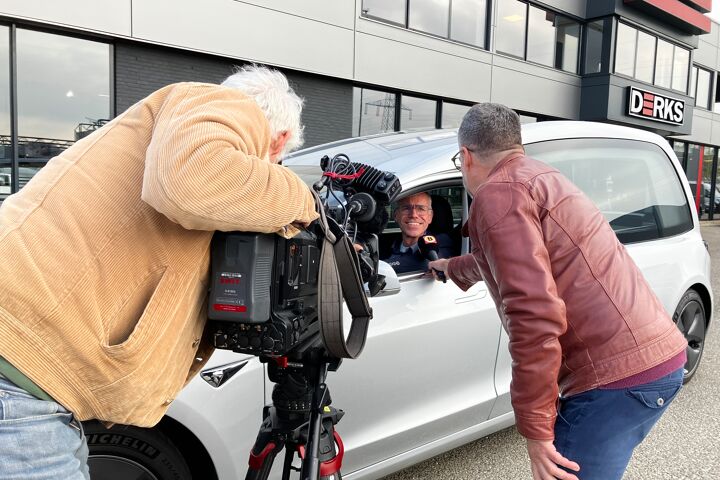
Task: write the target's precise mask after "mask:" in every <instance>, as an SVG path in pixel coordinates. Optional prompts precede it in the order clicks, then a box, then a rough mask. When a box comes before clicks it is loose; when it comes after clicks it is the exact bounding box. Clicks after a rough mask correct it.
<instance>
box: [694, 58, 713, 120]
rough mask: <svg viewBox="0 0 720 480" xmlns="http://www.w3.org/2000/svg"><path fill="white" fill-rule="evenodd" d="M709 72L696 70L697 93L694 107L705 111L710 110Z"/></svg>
mask: <svg viewBox="0 0 720 480" xmlns="http://www.w3.org/2000/svg"><path fill="white" fill-rule="evenodd" d="M711 83H712V82H711V77H710V72H709V71H708V70H705V69H704V68H698V69H697V91H696V92H695V106H696V107H701V108H704V109H706V110H708V109H709V108H710V84H711Z"/></svg>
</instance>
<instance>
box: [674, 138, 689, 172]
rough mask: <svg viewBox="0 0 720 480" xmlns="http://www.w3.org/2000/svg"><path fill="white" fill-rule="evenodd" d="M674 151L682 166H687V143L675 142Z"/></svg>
mask: <svg viewBox="0 0 720 480" xmlns="http://www.w3.org/2000/svg"><path fill="white" fill-rule="evenodd" d="M673 150H674V151H675V155H676V156H677V159H678V160H679V161H680V165H685V151H686V150H687V143H684V142H678V141H677V140H674V141H673ZM683 168H684V167H683Z"/></svg>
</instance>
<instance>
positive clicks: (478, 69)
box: [355, 33, 490, 102]
mask: <svg viewBox="0 0 720 480" xmlns="http://www.w3.org/2000/svg"><path fill="white" fill-rule="evenodd" d="M355 51H356V60H355V80H357V81H360V82H367V83H372V84H378V85H384V86H388V87H395V88H400V89H403V90H410V91H414V92H421V93H426V94H430V95H440V96H443V97H450V98H458V99H464V100H471V101H475V102H479V101H486V100H488V99H489V98H490V65H489V64H488V63H485V62H481V61H472V60H469V59H467V58H463V57H459V56H456V55H451V54H448V53H444V52H441V51H437V50H432V49H429V48H424V47H420V46H418V45H412V44H408V43H403V42H400V41H397V40H391V39H388V38H382V37H376V36H374V35H368V34H365V33H358V35H357V39H356V50H355Z"/></svg>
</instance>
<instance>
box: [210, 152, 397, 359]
mask: <svg viewBox="0 0 720 480" xmlns="http://www.w3.org/2000/svg"><path fill="white" fill-rule="evenodd" d="M320 165H321V168H322V169H323V176H322V178H321V180H320V181H318V182H317V183H316V184H315V185H314V187H313V188H314V189H315V190H316V191H318V192H321V191H322V190H323V189H325V193H326V196H325V200H324V201H322V204H321V205H320V206H319V208H322V209H323V210H324V213H325V215H326V216H327V218H328V219H329V221H331V222H333V225H334V226H335V227H336V228H335V230H336V231H335V233H336V234H339V235H347V236H349V238H350V239H351V241H352V243H353V244H355V245H359V246H361V247H362V250H361V251H360V252H359V253H355V252H353V255H352V260H351V261H354V262H356V264H357V271H358V272H360V276H361V278H362V281H363V282H365V283H366V286H367V289H366V291H367V292H369V293H370V295H373V294H375V293H377V292H378V291H379V290H380V289H381V288H382V286H383V285H384V282H383V277H382V276H381V275H378V274H377V270H378V268H377V267H378V240H377V234H379V233H380V232H382V229H383V228H384V226H385V224H386V223H387V212H386V209H385V206H386V205H387V204H388V203H389V202H391V201H392V200H393V199H394V198H395V197H397V195H398V194H399V193H400V191H401V186H400V181H399V180H398V179H397V177H396V176H395V175H394V174H393V173H390V172H382V171H380V170H377V169H375V168H373V167H369V166H367V165H362V164H358V163H351V162H350V161H349V159H348V158H347V157H346V156H345V155H343V154H340V155H336V156H335V157H334V158H333V159H330V158H329V157H327V156H325V157H323V158H322V159H321V161H320ZM331 196H332V197H333V198H334V199H335V200H337V203H338V204H337V205H333V206H330V205H329V204H330V202H329V199H330V197H331ZM340 197H343V199H342V200H341V199H340ZM336 236H337V235H336ZM324 239H325V233H324V232H323V229H322V228H320V227H319V225H318V223H317V222H315V223H313V224H312V225H310V227H308V228H307V229H305V230H303V231H301V233H299V234H298V235H296V236H295V237H293V238H290V239H285V238H283V237H281V236H279V235H274V234H262V233H247V232H216V233H215V235H214V236H213V239H212V244H211V284H210V294H209V298H208V320H209V324H208V331H209V333H210V335H211V339H212V343H213V344H214V346H215V347H216V348H221V349H229V350H233V351H236V352H240V353H246V354H251V355H257V356H260V357H271V358H272V357H282V356H287V355H288V354H289V353H291V352H301V351H304V350H306V349H307V348H306V347H311V346H319V345H320V344H321V339H320V335H319V332H320V328H321V326H320V322H318V321H317V320H318V318H319V311H318V289H319V288H320V285H319V284H318V280H319V273H320V256H321V251H322V250H321V249H322V248H323V242H324ZM340 300H342V299H340Z"/></svg>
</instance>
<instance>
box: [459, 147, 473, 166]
mask: <svg viewBox="0 0 720 480" xmlns="http://www.w3.org/2000/svg"><path fill="white" fill-rule="evenodd" d="M462 148H463V150H465V151H464V152H463V162H464V163H465V169H466V170H467V169H468V168H470V167H472V166H473V165H474V164H475V162H476V160H475V157H473V154H472V152H471V151H470V150H468V148H467V147H462Z"/></svg>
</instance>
